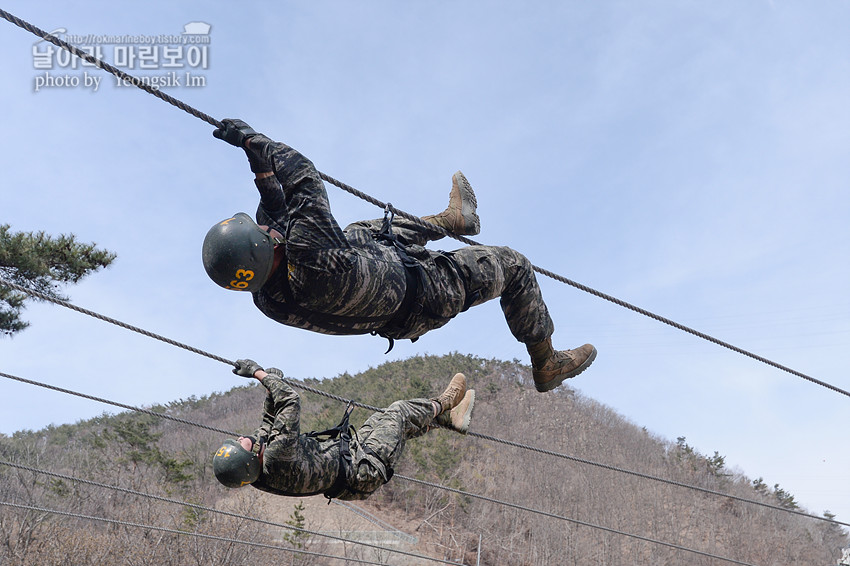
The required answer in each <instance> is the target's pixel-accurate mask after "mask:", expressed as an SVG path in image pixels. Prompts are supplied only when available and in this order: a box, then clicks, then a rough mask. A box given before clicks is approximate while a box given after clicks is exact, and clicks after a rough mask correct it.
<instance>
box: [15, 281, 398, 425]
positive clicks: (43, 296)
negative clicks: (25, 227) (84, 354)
mask: <svg viewBox="0 0 850 566" xmlns="http://www.w3.org/2000/svg"><path fill="white" fill-rule="evenodd" d="M0 285H6V286H7V287H11V288H12V289H15V290H17V291H21V292H22V293H27V294H28V295H31V296H33V297H36V298H38V299H41V300H43V301H48V302H51V303H54V304H57V305H59V306H62V307H65V308H68V309H71V310H73V311H77V312H79V313H82V314H86V315H88V316H91V317H93V318H96V319H98V320H102V321H104V322H108V323H109V324H114V325H115V326H120V327H121V328H125V329H127V330H132V331H133V332H136V333H138V334H141V335H143V336H147V337H148V338H153V339H154V340H159V341H160V342H165V343H166V344H171V345H172V346H176V347H178V348H182V349H184V350H188V351H189V352H193V353H195V354H198V355H200V356H206V357H207V358H210V359H213V360H216V361H219V362H222V363H225V364H227V365H230V366H233V367H236V364H235V362H232V361H230V360H228V359H227V358H223V357H221V356H217V355H215V354H211V353H210V352H206V351H204V350H201V349H199V348H195V347H193V346H189V345H187V344H184V343H182V342H178V341H176V340H172V339H171V338H166V337H165V336H161V335H159V334H155V333H153V332H149V331H147V330H145V329H143V328H139V327H138V326H133V325H132V324H127V323H126V322H121V321H120V320H117V319H114V318H111V317H108V316H105V315H102V314H100V313H97V312H94V311H91V310H89V309H85V308H82V307H78V306H77V305H74V304H72V303H69V302H67V301H63V300H61V299H57V298H56V297H51V296H50V295H47V294H45V293H42V292H40V291H35V290H33V289H28V288H27V287H24V286H23V285H18V284H17V283H13V282H11V281H7V280H6V279H3V278H2V277H0ZM283 380H284V381H285V382H286V384H287V385H289V386H291V387H296V388H298V389H302V390H304V391H309V392H310V393H315V394H316V395H321V396H323V397H328V398H329V399H333V400H335V401H340V402H343V403H349V402H350V403H351V404H352V405H354V406H355V407H362V408H364V409H369V410H372V411H382V410H383V409H380V408H378V407H373V406H371V405H365V404H363V403H358V402H357V401H353V400H351V399H346V398H344V397H340V396H339V395H334V394H332V393H328V392H326V391H322V390H321V389H316V388H315V387H310V386H309V385H304V384H303V383H299V382H297V381H293V380H291V379H287V378H283ZM125 408H127V407H125Z"/></svg>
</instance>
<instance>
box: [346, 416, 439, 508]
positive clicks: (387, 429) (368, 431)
mask: <svg viewBox="0 0 850 566" xmlns="http://www.w3.org/2000/svg"><path fill="white" fill-rule="evenodd" d="M433 419H434V406H433V405H432V404H431V401H430V400H429V399H412V400H410V401H396V402H395V403H393V404H392V405H390V406H389V407H387V408H386V409H384V411H383V412H379V413H374V414H373V415H372V416H371V417H369V418H368V419H366V422H365V423H363V426H362V427H360V428H359V429H358V430H357V435H356V436H355V438H354V440H353V442H352V445H351V453H352V463H353V465H352V468H351V470H350V472H349V475H348V486H349V487H350V488H351V489H350V490H348V489H347V490H345V491H343V492H342V494H341V495H340V496H339V499H344V500H349V501H350V500H357V499H366V498H367V497H369V495H371V494H372V493H373V492H374V491H375V490H376V489H378V488H379V487H381V486H382V485H384V484H385V483H386V482H387V480H389V475H390V472H389V470H392V469H393V468H395V466H396V464H397V463H398V461H399V459H400V458H401V455H402V452H404V445H405V443H406V441H407V440H408V439H410V438H416V437H417V436H421V435H423V434H425V433H426V432H428V425H430V424H431V421H432V420H433ZM364 446H365V447H366V449H364Z"/></svg>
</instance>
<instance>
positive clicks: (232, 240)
mask: <svg viewBox="0 0 850 566" xmlns="http://www.w3.org/2000/svg"><path fill="white" fill-rule="evenodd" d="M276 243H280V242H279V241H278V240H276V239H275V238H272V236H271V235H270V234H269V233H268V232H266V231H265V230H263V229H262V228H260V227H259V226H258V225H257V223H256V222H254V221H253V220H252V219H251V217H250V216H248V215H247V214H245V213H244V212H237V213H236V214H234V215H233V216H232V217H231V218H228V219H226V220H222V221H221V222H219V223H218V224H216V225H215V226H213V227H212V228H210V230H209V232H207V236H206V237H205V238H204V247H203V260H204V269H206V271H207V275H209V276H210V279H212V280H213V281H215V282H216V283H217V284H218V285H221V286H222V287H224V288H225V289H231V290H233V291H251V292H253V291H257V290H259V289H260V287H262V286H263V284H264V283H265V282H266V280H268V278H269V276H270V275H271V273H272V267H273V265H274V246H275V244H276Z"/></svg>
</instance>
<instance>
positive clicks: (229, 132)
mask: <svg viewBox="0 0 850 566" xmlns="http://www.w3.org/2000/svg"><path fill="white" fill-rule="evenodd" d="M221 123H222V124H224V128H223V129H222V128H216V129H215V130H213V136H215V137H217V138H218V139H220V140H224V141H226V142H227V143H229V144H231V145H235V146H236V147H241V148H242V149H244V150H245V154H246V155H247V156H248V164H249V165H250V166H251V171H252V172H254V173H255V174H256V173H271V172H272V171H273V169H272V165H271V163H269V162H268V161H266V160H265V159H263V158H262V157H260V156H259V155H258V154H257V153H255V152H254V151H253V150H251V148H249V147H245V142H246V141H248V140H250V139H251V138H253V137H255V136H262V137H263V139H267V138H266V137H265V136H263V135H262V134H258V133H257V132H255V131H254V128H252V127H251V126H249V125H248V124H246V123H245V122H244V121H242V120H238V119H231V118H226V119H224V120H222V121H221Z"/></svg>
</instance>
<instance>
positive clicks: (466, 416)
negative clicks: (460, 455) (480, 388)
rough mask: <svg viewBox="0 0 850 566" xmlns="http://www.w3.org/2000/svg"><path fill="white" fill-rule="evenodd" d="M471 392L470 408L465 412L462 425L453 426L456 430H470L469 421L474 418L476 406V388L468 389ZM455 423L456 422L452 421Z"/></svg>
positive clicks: (463, 431) (462, 431) (464, 432)
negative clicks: (473, 410) (473, 411)
mask: <svg viewBox="0 0 850 566" xmlns="http://www.w3.org/2000/svg"><path fill="white" fill-rule="evenodd" d="M467 391H468V393H469V408H468V409H466V411H464V413H463V419H462V420H461V423H460V427H456V426H453V430H454V431H455V432H459V433H461V434H466V433H467V432H469V422H470V421H471V420H472V409H473V407H475V389H469V390H467ZM452 424H453V425H454V423H452Z"/></svg>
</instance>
